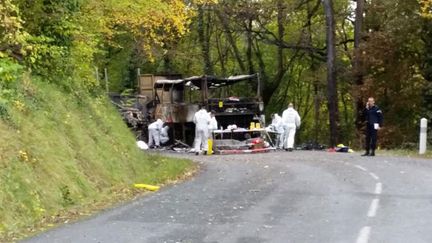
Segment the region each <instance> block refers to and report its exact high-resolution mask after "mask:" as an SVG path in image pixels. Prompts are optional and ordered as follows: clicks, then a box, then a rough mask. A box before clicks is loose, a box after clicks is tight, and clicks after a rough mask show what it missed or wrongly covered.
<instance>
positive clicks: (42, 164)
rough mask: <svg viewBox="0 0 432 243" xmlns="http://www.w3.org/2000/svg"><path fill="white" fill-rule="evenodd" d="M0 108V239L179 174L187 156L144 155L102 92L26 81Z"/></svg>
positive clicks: (112, 201) (186, 165)
mask: <svg viewBox="0 0 432 243" xmlns="http://www.w3.org/2000/svg"><path fill="white" fill-rule="evenodd" d="M16 91H17V95H15V96H13V98H9V102H7V103H2V104H1V107H0V108H1V112H0V141H2V142H1V145H0V185H1V187H0V205H1V207H0V241H1V242H5V241H7V242H10V241H15V240H17V239H21V238H23V237H26V236H27V235H29V234H33V233H34V232H37V231H39V230H43V229H46V228H49V227H52V226H54V225H55V224H57V223H61V222H65V221H69V220H73V219H76V218H78V217H80V216H83V215H88V214H91V213H93V212H95V211H98V210H100V209H102V208H106V207H109V206H112V205H114V204H115V203H118V202H120V201H123V200H126V199H131V198H133V197H134V196H136V195H139V194H140V191H137V190H135V189H132V185H133V183H148V184H157V185H162V184H166V183H170V182H173V181H176V180H178V179H179V178H182V176H184V175H185V174H186V175H187V173H188V171H190V170H193V168H194V165H193V163H192V162H191V161H189V160H184V159H173V158H164V157H161V156H158V155H149V154H146V153H145V152H142V151H140V150H138V149H137V147H136V145H135V139H134V137H133V136H132V134H131V133H130V131H129V130H128V128H127V127H126V126H125V124H124V123H123V121H122V120H121V118H120V117H119V116H118V114H117V111H116V110H115V109H114V108H113V107H112V106H111V104H110V103H109V101H108V100H107V99H106V98H105V97H91V96H90V95H86V94H79V95H78V94H74V95H71V94H66V93H65V92H63V91H61V90H60V89H59V88H57V87H56V86H54V85H51V84H47V83H43V82H35V81H31V80H26V81H25V82H22V84H20V85H19V86H18V87H17V90H16Z"/></svg>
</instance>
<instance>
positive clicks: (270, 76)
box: [0, 0, 432, 147]
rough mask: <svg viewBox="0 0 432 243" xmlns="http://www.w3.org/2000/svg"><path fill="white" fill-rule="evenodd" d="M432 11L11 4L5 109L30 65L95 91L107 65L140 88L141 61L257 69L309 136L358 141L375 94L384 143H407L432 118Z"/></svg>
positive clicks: (340, 0)
mask: <svg viewBox="0 0 432 243" xmlns="http://www.w3.org/2000/svg"><path fill="white" fill-rule="evenodd" d="M323 3H325V4H323ZM359 4H361V5H359ZM325 6H326V8H325ZM358 6H362V8H358ZM431 6H432V3H431V1H429V0H406V1H402V0H397V1H394V0H380V1H377V0H372V1H369V0H367V1H366V0H357V1H352V0H326V1H324V2H323V1H321V0H259V1H247V0H238V1H237V0H236V1H234V0H220V1H187V0H149V1H135V0H126V1H110V0H101V1H95V0H65V1H59V0H51V1H43V0H34V1H29V0H5V1H2V2H1V3H0V17H1V18H2V20H3V21H1V22H0V65H1V70H0V79H1V82H0V85H1V88H2V89H1V91H0V92H1V96H0V105H1V102H3V103H4V102H7V97H8V96H10V95H11V91H10V90H8V89H7V87H8V83H10V82H13V81H14V80H18V79H19V77H18V76H16V74H20V73H22V72H25V71H31V73H32V75H38V76H41V77H44V78H43V79H44V80H46V81H49V82H52V83H56V84H58V85H60V86H62V87H63V88H65V89H66V90H69V91H70V92H72V93H75V94H76V95H79V94H80V93H81V92H98V91H99V88H100V86H101V85H100V84H99V83H98V80H97V79H96V76H97V75H95V74H96V73H95V72H99V75H98V76H99V77H100V78H102V76H103V72H102V70H103V69H104V68H107V69H108V75H109V83H110V84H109V88H110V90H111V91H118V92H121V91H122V90H124V89H129V88H135V85H136V82H135V80H136V69H137V68H140V69H141V73H180V74H183V75H185V76H187V75H197V74H203V73H206V74H215V75H220V76H228V75H233V74H240V73H255V72H259V73H260V74H261V77H262V78H263V81H264V83H265V85H264V90H263V91H264V97H263V99H264V102H265V103H266V106H267V107H268V108H267V109H266V111H267V113H268V114H270V113H272V112H281V111H282V110H283V109H284V108H285V107H286V105H287V103H288V102H294V103H295V105H296V107H297V108H298V110H299V112H300V114H301V115H302V116H303V118H304V121H305V122H304V126H303V127H302V128H301V131H300V133H299V134H300V138H301V140H302V141H305V140H317V141H319V142H323V143H327V142H328V141H329V137H331V138H332V140H331V141H332V143H334V142H335V141H337V142H343V143H348V144H352V145H360V144H361V136H360V135H361V127H362V126H361V124H360V123H359V121H360V116H359V112H360V110H361V107H362V104H363V102H364V101H365V99H366V98H367V97H368V96H375V97H376V98H377V102H378V104H379V105H380V106H381V108H382V109H383V110H384V113H385V127H384V129H383V130H382V132H381V136H382V139H381V142H382V143H381V145H382V146H386V147H394V146H400V145H409V144H412V143H415V141H416V136H417V129H418V128H417V126H418V120H419V118H420V117H423V116H425V117H427V118H432V112H431V108H432V107H431V105H430V104H431V103H432V102H431V101H432V57H431V56H432V49H431V46H432V43H431V39H432V38H431V36H432V24H431V22H432V18H431V12H432V11H431V9H432V7H431ZM330 15H331V16H330ZM332 19H333V20H334V21H333V22H332V24H334V28H333V30H331V31H330V32H329V31H326V30H328V29H327V26H330V27H331V25H327V24H328V23H329V22H328V21H329V20H332ZM332 33H333V34H332ZM332 35H334V38H333V40H332V43H333V44H332V45H330V44H329V43H330V42H328V40H329V39H328V37H329V36H332ZM333 45H334V47H335V48H331V49H329V48H328V47H331V46H333ZM328 50H332V53H333V54H332V55H335V58H334V60H333V61H332V62H333V63H329V60H331V59H328V57H329V55H328V54H329V52H328ZM326 62H327V63H326ZM329 64H330V66H328V65H329ZM329 67H330V69H331V70H332V72H331V75H327V74H328V73H329V71H330V69H328V68H329ZM332 89H334V90H332ZM334 104H336V105H334ZM328 114H330V116H329V115H328ZM330 125H331V128H332V129H328V127H329V126H330ZM330 131H331V133H330Z"/></svg>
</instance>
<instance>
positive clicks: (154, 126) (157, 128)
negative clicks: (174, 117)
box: [148, 119, 163, 148]
mask: <svg viewBox="0 0 432 243" xmlns="http://www.w3.org/2000/svg"><path fill="white" fill-rule="evenodd" d="M162 126H163V121H162V120H161V119H157V120H156V121H155V122H153V123H151V124H150V125H149V126H148V135H149V141H148V146H149V148H159V147H160V132H161V129H162Z"/></svg>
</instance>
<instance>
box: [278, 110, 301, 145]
mask: <svg viewBox="0 0 432 243" xmlns="http://www.w3.org/2000/svg"><path fill="white" fill-rule="evenodd" d="M282 123H283V130H284V144H283V148H284V149H285V150H286V151H290V152H291V151H293V148H294V138H295V133H296V129H297V128H298V127H300V124H301V120H300V115H299V114H298V112H297V111H296V110H294V108H293V104H292V103H290V104H289V105H288V109H286V110H285V111H284V112H283V113H282Z"/></svg>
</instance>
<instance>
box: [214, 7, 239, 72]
mask: <svg viewBox="0 0 432 243" xmlns="http://www.w3.org/2000/svg"><path fill="white" fill-rule="evenodd" d="M215 13H216V15H217V16H218V18H219V20H220V22H221V24H222V28H223V30H224V32H225V35H226V37H227V40H228V43H229V44H230V45H231V47H232V50H233V52H234V57H235V58H236V60H237V63H238V64H239V67H240V71H241V72H242V73H244V72H245V71H246V68H245V65H244V63H243V60H242V58H241V55H240V51H239V49H238V47H237V44H236V41H235V40H234V37H233V35H232V33H231V30H230V27H229V24H228V20H227V16H224V15H223V14H222V13H221V12H220V10H219V9H216V10H215Z"/></svg>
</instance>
